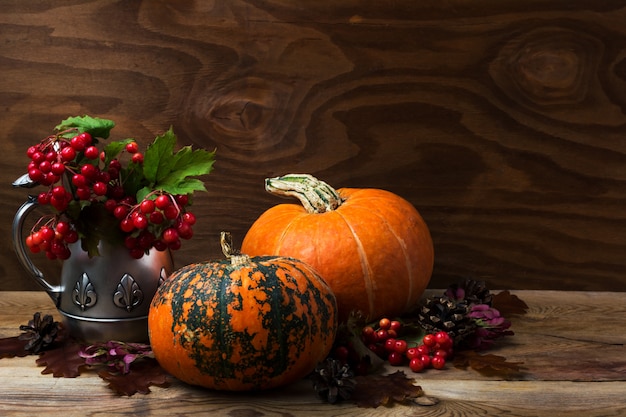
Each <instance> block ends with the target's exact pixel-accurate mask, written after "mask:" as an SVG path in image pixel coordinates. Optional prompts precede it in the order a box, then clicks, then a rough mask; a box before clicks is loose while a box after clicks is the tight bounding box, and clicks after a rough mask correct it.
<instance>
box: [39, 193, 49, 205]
mask: <svg viewBox="0 0 626 417" xmlns="http://www.w3.org/2000/svg"><path fill="white" fill-rule="evenodd" d="M37 203H39V204H40V205H42V206H45V205H46V204H50V194H49V193H39V195H38V196H37Z"/></svg>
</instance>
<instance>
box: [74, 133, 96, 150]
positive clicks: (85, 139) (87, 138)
mask: <svg viewBox="0 0 626 417" xmlns="http://www.w3.org/2000/svg"><path fill="white" fill-rule="evenodd" d="M76 138H77V140H80V141H81V142H82V143H83V147H85V148H86V147H87V146H89V145H91V142H92V141H93V138H92V137H91V134H90V133H87V132H83V133H80V134H78V135H77V136H76Z"/></svg>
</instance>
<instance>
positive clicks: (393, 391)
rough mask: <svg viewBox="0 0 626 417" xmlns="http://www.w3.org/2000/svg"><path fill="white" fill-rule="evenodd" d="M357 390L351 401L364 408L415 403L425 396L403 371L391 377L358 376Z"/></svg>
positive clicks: (420, 388)
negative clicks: (417, 399) (414, 401)
mask: <svg viewBox="0 0 626 417" xmlns="http://www.w3.org/2000/svg"><path fill="white" fill-rule="evenodd" d="M355 379H356V382H357V385H356V389H355V390H354V393H353V394H352V398H351V400H352V401H354V402H355V403H356V405H357V406H359V407H363V408H377V407H378V406H381V405H392V404H393V402H394V401H395V402H397V403H404V402H408V401H413V400H414V399H415V398H417V397H419V396H422V395H424V391H423V390H422V387H420V386H419V385H413V383H414V382H415V380H414V379H413V378H408V377H407V376H406V375H405V373H404V372H403V371H397V372H394V373H393V374H389V375H368V376H357V377H356V378H355Z"/></svg>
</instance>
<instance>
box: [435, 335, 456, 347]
mask: <svg viewBox="0 0 626 417" xmlns="http://www.w3.org/2000/svg"><path fill="white" fill-rule="evenodd" d="M435 341H436V342H437V343H438V344H439V346H441V347H442V348H443V349H448V348H450V347H452V344H453V342H452V338H451V337H450V335H449V334H448V333H447V332H443V331H441V332H437V333H436V334H435Z"/></svg>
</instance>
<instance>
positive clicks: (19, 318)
mask: <svg viewBox="0 0 626 417" xmlns="http://www.w3.org/2000/svg"><path fill="white" fill-rule="evenodd" d="M513 293H514V294H515V295H517V296H518V297H519V298H521V299H522V300H524V301H525V302H526V303H527V304H528V306H529V311H528V313H527V314H526V315H524V316H521V317H517V318H515V319H514V320H513V325H512V330H514V331H515V335H514V336H512V337H509V338H508V339H505V340H503V341H502V342H501V343H500V345H499V347H498V348H497V350H494V351H492V353H496V354H499V355H502V356H505V357H506V358H507V359H508V360H510V361H522V362H524V363H523V366H524V368H525V369H524V373H523V374H521V375H519V376H518V377H515V378H514V379H512V380H502V379H499V378H496V377H485V376H481V375H480V374H478V373H477V372H475V371H472V370H461V369H455V368H452V367H450V366H448V367H447V368H446V370H444V371H436V370H429V371H427V372H424V373H420V374H414V373H412V372H411V371H410V370H409V369H408V368H399V369H401V370H403V371H404V372H405V373H406V374H407V375H410V376H413V377H415V383H416V384H418V385H420V386H421V387H422V389H423V390H424V392H425V394H426V395H427V396H429V397H433V398H435V399H437V400H438V401H439V402H438V403H437V404H436V405H433V406H430V407H425V406H416V405H411V406H394V407H379V408H377V409H367V408H358V407H355V406H353V405H352V404H350V403H345V404H341V405H328V404H325V403H322V402H321V401H319V400H318V399H317V398H316V396H315V394H314V391H313V389H312V387H311V384H310V381H307V380H302V381H300V382H298V383H296V384H293V385H291V386H289V387H285V388H280V389H276V390H272V391H267V392H261V393H256V394H255V393H232V394H229V393H219V392H215V391H211V390H206V389H202V388H197V387H192V386H189V385H186V384H183V383H181V382H179V381H177V380H175V379H172V384H171V386H170V387H168V388H165V389H163V388H158V387H154V388H151V390H152V392H151V393H150V394H148V395H146V396H144V395H140V394H136V395H134V396H132V397H130V398H128V397H123V398H121V397H117V396H116V395H114V394H113V393H112V392H111V391H110V390H108V389H107V388H106V384H105V382H104V381H102V380H101V379H100V378H99V377H98V376H97V374H96V372H95V371H94V372H91V371H90V372H86V373H84V374H83V375H81V376H79V377H78V378H74V379H72V378H53V377H52V376H51V375H41V374H40V372H41V369H42V368H38V367H37V366H36V365H35V363H34V362H35V361H34V358H33V357H25V358H11V359H1V360H0V379H1V380H2V381H3V383H2V384H0V414H1V415H10V416H28V417H30V416H32V415H46V416H65V417H73V416H97V415H107V416H116V415H120V416H122V415H133V416H139V417H140V416H196V415H198V416H201V415H220V416H231V417H261V416H283V417H286V416H298V417H300V416H355V417H357V416H383V417H384V416H415V415H419V416H427V417H428V416H478V415H485V416H504V415H506V416H516V417H531V416H532V417H553V416H576V417H578V416H589V417H596V416H597V417H600V416H626V403H625V402H624V392H626V320H624V317H626V307H625V306H624V303H623V302H622V301H623V296H624V295H623V293H616V292H558V291H515V292H513ZM35 311H41V312H42V313H44V314H45V313H48V314H53V316H55V318H57V319H58V313H55V311H54V304H53V303H52V302H51V301H50V299H49V298H48V297H47V296H46V295H45V294H44V293H42V292H34V291H26V292H14V291H2V292H0V337H8V336H15V335H17V334H19V331H18V330H17V329H18V327H19V325H20V324H25V323H26V322H28V320H29V319H30V318H31V317H32V314H33V313H34V312H35ZM396 370H398V368H394V367H389V368H388V369H387V371H388V372H395V371H396Z"/></svg>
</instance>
